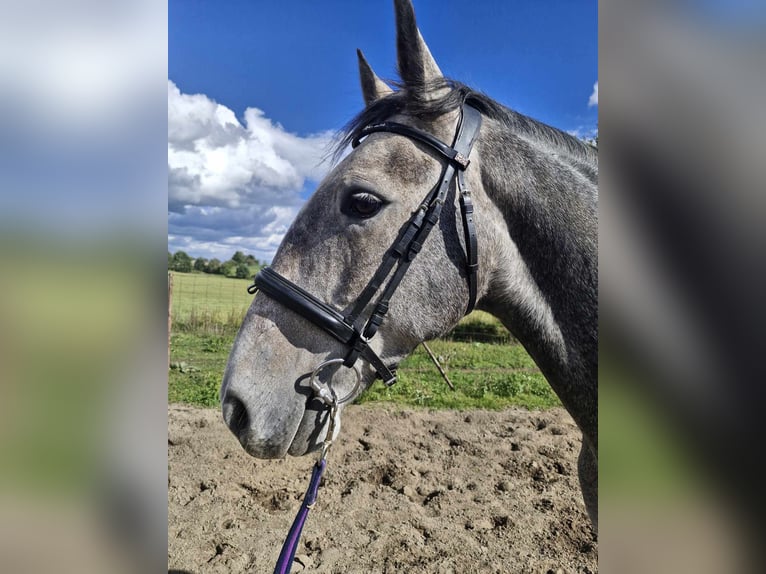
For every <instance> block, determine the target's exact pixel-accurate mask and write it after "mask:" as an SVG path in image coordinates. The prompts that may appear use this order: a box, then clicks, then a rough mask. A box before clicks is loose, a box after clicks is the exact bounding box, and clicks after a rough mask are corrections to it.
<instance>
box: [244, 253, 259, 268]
mask: <svg viewBox="0 0 766 574" xmlns="http://www.w3.org/2000/svg"><path fill="white" fill-rule="evenodd" d="M245 265H253V266H255V267H258V260H257V259H256V258H255V257H253V256H252V255H251V254H250V253H248V254H247V256H246V257H245Z"/></svg>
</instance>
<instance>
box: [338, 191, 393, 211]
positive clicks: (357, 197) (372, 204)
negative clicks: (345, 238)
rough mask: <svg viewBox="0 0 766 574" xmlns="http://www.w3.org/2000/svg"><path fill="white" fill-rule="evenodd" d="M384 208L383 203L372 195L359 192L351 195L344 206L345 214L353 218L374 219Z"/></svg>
mask: <svg viewBox="0 0 766 574" xmlns="http://www.w3.org/2000/svg"><path fill="white" fill-rule="evenodd" d="M381 207H383V201H382V200H381V199H380V198H379V197H377V196H376V195H373V194H371V193H367V192H364V191H359V192H356V193H354V194H351V195H350V196H349V198H348V200H347V201H346V205H344V209H343V212H344V213H345V214H346V215H350V216H352V217H361V218H369V217H373V216H374V215H376V214H377V213H378V211H380V208H381Z"/></svg>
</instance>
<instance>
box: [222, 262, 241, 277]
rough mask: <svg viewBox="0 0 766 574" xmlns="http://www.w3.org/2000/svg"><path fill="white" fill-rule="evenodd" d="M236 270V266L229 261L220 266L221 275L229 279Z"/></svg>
mask: <svg viewBox="0 0 766 574" xmlns="http://www.w3.org/2000/svg"><path fill="white" fill-rule="evenodd" d="M236 269H237V264H236V263H235V262H234V261H232V260H231V259H229V260H228V261H225V262H224V263H222V264H221V272H220V273H221V275H223V276H225V277H231V276H232V275H234V271H235V270H236Z"/></svg>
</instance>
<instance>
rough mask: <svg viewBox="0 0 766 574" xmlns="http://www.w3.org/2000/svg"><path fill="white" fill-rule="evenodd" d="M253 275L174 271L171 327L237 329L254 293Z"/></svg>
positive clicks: (187, 329)
mask: <svg viewBox="0 0 766 574" xmlns="http://www.w3.org/2000/svg"><path fill="white" fill-rule="evenodd" d="M252 282H253V281H252V279H233V278H231V277H224V276H223V275H209V274H207V273H178V272H176V271H174V272H173V312H172V318H173V330H174V332H175V331H186V332H194V331H202V332H214V333H222V332H226V331H236V328H237V327H238V326H239V324H240V323H241V322H242V319H243V318H244V316H245V312H246V311H247V308H248V306H249V305H250V302H251V301H252V300H253V296H252V295H250V294H249V293H248V292H247V287H248V285H251V284H252Z"/></svg>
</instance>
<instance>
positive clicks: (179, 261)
mask: <svg viewBox="0 0 766 574" xmlns="http://www.w3.org/2000/svg"><path fill="white" fill-rule="evenodd" d="M262 265H263V264H262V263H261V262H260V261H258V260H257V259H256V258H255V257H253V256H252V255H250V254H248V255H245V254H244V253H242V252H241V251H236V252H235V253H234V255H232V256H231V259H229V260H228V261H224V262H221V261H220V260H219V259H216V258H215V257H214V258H212V259H205V258H204V257H197V258H196V259H195V258H194V257H191V256H190V255H189V254H188V253H186V252H185V251H176V252H175V253H171V252H170V251H168V270H169V271H178V272H179V273H191V272H192V271H199V272H201V273H210V274H212V275H223V276H224V277H236V278H237V279H247V278H249V277H252V276H253V275H254V274H255V272H256V271H257V270H258V269H259V268H260V267H261V266H262Z"/></svg>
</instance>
